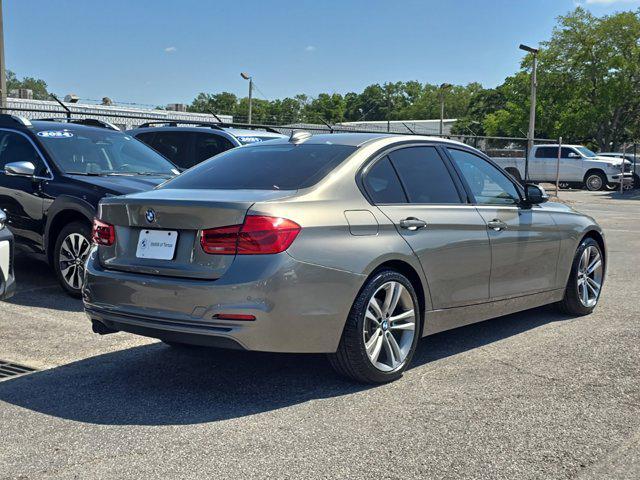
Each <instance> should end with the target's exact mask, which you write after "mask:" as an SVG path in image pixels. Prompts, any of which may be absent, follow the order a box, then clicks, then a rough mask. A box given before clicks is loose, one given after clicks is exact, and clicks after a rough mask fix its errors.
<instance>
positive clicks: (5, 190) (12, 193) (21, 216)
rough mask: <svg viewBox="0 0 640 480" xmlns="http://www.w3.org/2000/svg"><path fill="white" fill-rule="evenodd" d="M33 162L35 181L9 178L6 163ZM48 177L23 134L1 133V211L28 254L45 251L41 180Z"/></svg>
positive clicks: (26, 178) (2, 131)
mask: <svg viewBox="0 0 640 480" xmlns="http://www.w3.org/2000/svg"><path fill="white" fill-rule="evenodd" d="M13 162H31V163H33V164H34V166H35V167H36V170H35V172H36V175H35V176H34V177H21V176H20V177H18V176H11V175H7V174H6V172H5V170H4V167H5V165H6V164H7V163H13ZM44 175H47V176H48V175H49V172H48V171H47V169H46V166H45V165H44V162H43V161H42V159H41V157H40V155H39V154H38V152H37V151H36V149H35V147H34V146H33V144H32V143H31V142H30V140H29V139H28V138H27V137H26V136H25V135H23V134H22V133H18V132H14V131H10V130H0V208H1V209H2V210H4V211H5V213H6V214H7V224H8V226H9V228H10V229H11V231H12V232H13V234H14V235H15V237H16V242H17V243H20V244H21V245H22V246H24V247H26V248H27V249H29V250H33V251H35V252H41V251H42V241H43V234H44V222H43V204H44V201H43V196H44V195H43V192H42V182H43V179H42V178H41V177H42V176H44Z"/></svg>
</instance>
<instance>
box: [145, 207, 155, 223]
mask: <svg viewBox="0 0 640 480" xmlns="http://www.w3.org/2000/svg"><path fill="white" fill-rule="evenodd" d="M145 217H146V219H147V222H149V223H153V222H155V221H156V212H154V211H153V209H152V208H150V209H148V210H147V213H145Z"/></svg>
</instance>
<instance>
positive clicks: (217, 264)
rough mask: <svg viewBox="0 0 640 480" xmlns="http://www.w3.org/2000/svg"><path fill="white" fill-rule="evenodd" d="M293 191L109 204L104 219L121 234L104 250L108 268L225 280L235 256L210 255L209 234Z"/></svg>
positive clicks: (153, 197)
mask: <svg viewBox="0 0 640 480" xmlns="http://www.w3.org/2000/svg"><path fill="white" fill-rule="evenodd" d="M292 193H293V192H292V191H264V190H170V189H158V190H152V191H149V192H143V193H140V194H135V195H129V196H126V197H113V198H107V199H104V200H103V201H102V202H101V204H100V210H99V214H98V216H99V218H100V219H101V220H102V221H104V222H106V223H109V224H111V225H114V228H115V234H116V235H115V237H116V240H115V243H114V244H113V245H111V246H100V247H99V254H100V262H101V264H102V265H103V267H104V268H107V269H112V270H121V271H126V272H135V273H144V274H150V275H164V276H172V277H184V278H193V279H211V280H215V279H217V278H220V277H221V276H222V275H223V274H224V273H225V272H226V270H227V269H228V268H229V266H230V265H231V263H232V262H233V260H234V258H235V256H234V255H219V254H208V253H205V252H204V250H203V249H202V246H201V244H200V234H201V231H202V230H203V229H211V228H217V227H223V226H229V225H241V224H242V223H243V221H244V218H245V216H246V214H247V211H248V210H249V208H250V207H251V206H252V205H253V204H254V203H256V202H262V201H269V200H276V199H280V198H284V197H286V196H289V195H291V194H292Z"/></svg>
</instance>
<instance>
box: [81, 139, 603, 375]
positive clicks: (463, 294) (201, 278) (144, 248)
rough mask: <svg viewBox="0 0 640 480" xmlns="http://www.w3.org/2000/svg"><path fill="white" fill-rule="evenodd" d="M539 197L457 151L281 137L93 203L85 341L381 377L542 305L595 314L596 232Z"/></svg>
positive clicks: (475, 154)
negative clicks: (143, 344)
mask: <svg viewBox="0 0 640 480" xmlns="http://www.w3.org/2000/svg"><path fill="white" fill-rule="evenodd" d="M547 200H548V197H547V196H546V195H545V193H544V190H543V189H542V188H541V187H538V186H536V185H526V186H525V187H524V188H523V187H521V186H520V185H519V184H518V183H517V182H515V181H514V180H513V178H512V177H510V176H509V175H508V174H506V173H505V172H504V171H503V170H501V169H500V168H499V167H497V166H496V165H495V164H494V163H493V162H492V161H491V160H490V159H489V158H487V157H486V156H485V155H483V154H482V153H481V152H479V151H478V150H475V149H473V148H470V147H469V146H467V145H464V144H461V143H457V142H453V141H448V140H442V139H435V138H429V137H420V136H394V135H378V134H366V135H365V134H355V133H349V134H332V135H310V134H308V133H306V132H295V133H294V134H292V135H291V137H290V138H289V139H286V138H285V139H282V140H274V141H271V142H267V143H264V144H258V145H250V146H246V147H240V148H237V149H234V150H230V151H228V152H225V153H223V154H221V155H218V156H216V157H213V158H212V159H210V160H207V161H206V162H204V163H202V164H200V165H198V166H196V167H194V168H192V169H190V170H188V171H186V172H185V173H183V174H182V175H180V176H179V177H177V178H175V179H172V180H169V181H168V182H166V183H164V184H163V185H161V186H159V187H158V188H156V189H155V190H152V191H150V192H145V193H139V194H133V195H128V196H124V197H111V198H105V199H104V200H103V201H102V203H101V205H100V208H99V212H98V217H97V218H96V220H95V222H94V228H93V241H94V243H95V247H94V248H93V250H92V252H91V254H90V256H89V259H88V261H87V268H86V273H85V275H86V281H85V284H84V285H85V286H84V291H83V297H84V305H85V309H86V312H87V315H88V316H89V318H90V319H91V321H92V323H93V330H94V331H95V332H96V333H99V334H107V333H113V332H116V331H125V332H131V333H135V334H139V335H145V336H149V337H155V338H159V339H161V340H162V341H164V342H166V343H167V344H169V345H173V346H176V345H210V346H218V347H227V348H239V349H247V350H260V351H269V352H315V353H318V352H323V353H327V354H328V357H329V361H330V362H331V364H332V365H333V366H334V367H335V369H336V370H337V371H338V372H339V373H341V374H343V375H346V376H348V377H350V378H352V379H354V380H357V381H360V382H369V383H381V382H387V381H390V380H394V379H396V378H398V377H399V376H400V375H401V374H402V372H403V371H404V370H405V369H406V368H407V367H408V365H409V364H410V362H411V358H412V356H413V354H414V352H415V350H416V345H417V343H418V340H419V338H420V337H423V336H426V335H430V334H433V333H436V332H440V331H443V330H447V329H451V328H455V327H459V326H461V325H466V324H469V323H473V322H478V321H481V320H485V319H488V318H491V317H497V316H500V315H505V314H509V313H513V312H517V311H521V310H525V309H529V308H532V307H537V306H540V305H544V304H549V303H555V304H557V306H558V307H559V308H560V309H561V310H562V311H564V312H565V313H567V314H569V315H586V314H589V313H591V312H592V311H593V309H594V308H595V307H596V304H597V303H598V299H599V296H600V291H601V288H602V284H603V280H604V276H605V259H606V250H605V242H604V237H603V234H602V231H601V229H600V227H599V226H598V225H597V224H596V223H595V221H594V220H593V219H591V218H590V217H587V216H585V215H582V214H580V213H578V212H576V211H574V210H572V209H571V208H569V207H568V206H566V205H562V204H558V203H550V202H548V203H547Z"/></svg>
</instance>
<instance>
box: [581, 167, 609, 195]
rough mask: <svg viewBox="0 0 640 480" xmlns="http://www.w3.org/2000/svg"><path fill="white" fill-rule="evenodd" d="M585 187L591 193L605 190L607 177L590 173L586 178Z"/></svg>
mask: <svg viewBox="0 0 640 480" xmlns="http://www.w3.org/2000/svg"><path fill="white" fill-rule="evenodd" d="M584 186H585V187H586V188H587V190H589V191H590V192H596V191H599V190H604V189H605V188H606V186H607V176H606V175H605V174H604V173H602V172H589V173H587V175H586V176H585V177H584Z"/></svg>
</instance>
